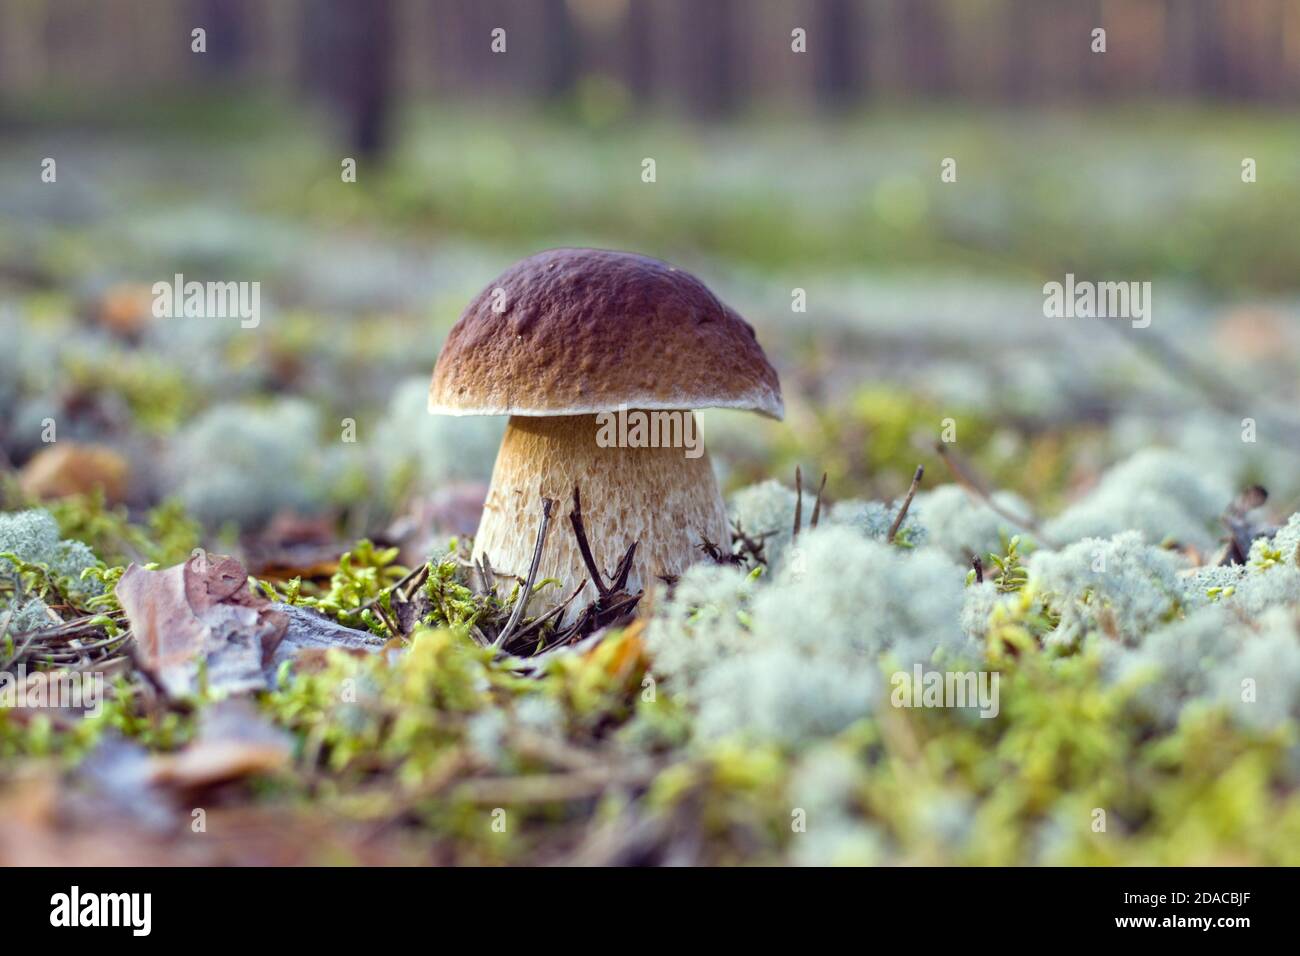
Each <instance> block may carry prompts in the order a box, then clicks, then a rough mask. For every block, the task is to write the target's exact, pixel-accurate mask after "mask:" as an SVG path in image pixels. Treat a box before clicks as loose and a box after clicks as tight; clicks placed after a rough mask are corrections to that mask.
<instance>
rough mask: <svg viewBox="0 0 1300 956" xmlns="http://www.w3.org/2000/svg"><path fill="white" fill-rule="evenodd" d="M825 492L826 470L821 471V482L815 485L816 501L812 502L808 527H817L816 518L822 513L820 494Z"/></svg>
mask: <svg viewBox="0 0 1300 956" xmlns="http://www.w3.org/2000/svg"><path fill="white" fill-rule="evenodd" d="M825 492H826V472H824V471H823V472H822V483H821V484H820V485H818V486H817V501H816V502H814V504H813V513H812V521H810V522H809V523H808V527H810V528H815V527H817V520H818V519H819V518H820V517H821V515H822V495H823V494H824V493H825Z"/></svg>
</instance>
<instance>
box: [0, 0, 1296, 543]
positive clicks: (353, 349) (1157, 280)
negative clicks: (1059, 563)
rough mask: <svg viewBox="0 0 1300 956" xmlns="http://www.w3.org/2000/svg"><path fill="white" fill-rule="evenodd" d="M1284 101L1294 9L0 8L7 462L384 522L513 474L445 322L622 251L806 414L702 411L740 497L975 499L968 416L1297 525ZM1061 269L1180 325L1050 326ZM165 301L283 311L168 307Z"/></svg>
mask: <svg viewBox="0 0 1300 956" xmlns="http://www.w3.org/2000/svg"><path fill="white" fill-rule="evenodd" d="M198 27H201V28H202V29H203V30H205V31H206V49H205V50H204V52H202V53H196V52H194V51H193V50H192V46H191V44H192V38H191V31H192V30H194V29H195V28H198ZM1097 27H1102V28H1104V29H1105V30H1106V39H1105V43H1106V48H1105V52H1104V53H1101V52H1093V49H1092V48H1093V45H1094V38H1093V32H1092V31H1093V30H1094V29H1095V28H1097ZM497 28H500V29H502V30H504V31H505V51H504V52H500V53H498V52H493V31H494V30H496V29H497ZM796 29H802V30H804V31H806V52H795V51H794V50H792V31H794V30H796ZM1298 94H1300V0H1238V2H1217V0H1069V2H1067V0H968V2H955V0H953V2H945V0H859V2H855V0H794V2H763V0H753V2H739V0H709V2H696V0H636V2H629V0H521V2H505V0H476V2H471V0H370V2H348V0H279V2H274V3H254V2H251V0H179V2H172V3H157V2H148V0H0V336H3V339H4V341H5V342H6V348H5V349H4V350H3V352H0V411H2V412H3V414H2V415H0V450H2V451H3V453H4V455H5V457H6V458H7V460H8V465H9V466H10V467H11V468H12V469H14V470H15V471H20V470H22V469H24V468H30V467H31V462H32V460H33V458H35V457H36V456H37V454H38V453H39V452H41V450H42V446H43V444H44V443H43V441H42V439H41V431H42V425H41V423H42V422H44V421H45V420H46V419H48V418H53V419H55V420H56V421H57V422H58V423H59V429H60V432H59V438H60V441H61V442H62V441H63V440H64V439H74V440H77V441H83V442H93V443H98V444H101V445H106V446H108V447H109V448H110V449H111V450H113V452H114V453H115V454H117V455H119V456H120V457H121V458H123V459H125V460H126V461H127V462H129V463H130V465H129V467H128V466H126V465H124V466H123V467H124V469H125V470H126V471H127V472H128V474H129V477H127V478H125V479H123V480H122V481H117V482H114V483H113V484H112V487H111V488H110V489H109V490H110V492H111V494H110V496H109V497H110V499H116V500H120V501H124V502H127V503H128V504H131V505H132V506H136V505H146V504H150V503H154V502H157V501H160V500H163V499H166V498H169V497H174V496H178V497H180V498H181V499H182V501H183V502H184V503H185V505H186V506H187V508H188V509H189V510H190V511H191V512H192V513H194V514H196V515H197V516H198V517H200V518H201V519H202V520H203V522H204V523H205V524H206V525H207V526H208V527H209V528H212V529H217V528H222V529H226V531H228V532H230V533H231V534H234V533H236V532H239V531H241V530H242V531H243V532H245V533H247V532H248V531H250V530H252V529H259V528H262V527H263V526H264V525H265V524H266V523H267V522H268V521H270V520H272V519H273V518H274V517H275V516H276V515H283V514H285V513H293V514H301V513H306V514H310V515H325V516H329V517H331V518H335V517H341V518H345V519H346V524H345V526H344V530H345V531H346V533H348V534H353V535H355V534H360V533H362V532H370V533H374V532H375V530H376V528H381V527H384V526H385V524H386V523H387V522H388V521H389V520H390V519H393V518H395V516H397V515H401V514H408V513H410V512H412V511H413V510H414V511H417V512H418V511H419V507H420V506H419V505H418V504H417V501H418V500H422V499H423V498H426V497H427V496H428V495H429V494H430V490H431V489H439V488H443V487H460V486H461V483H469V484H470V485H471V487H474V486H475V483H479V482H482V481H483V480H484V479H486V477H487V475H488V473H489V472H490V468H491V462H492V458H493V455H494V453H495V448H496V441H497V437H498V436H499V433H500V428H501V424H502V423H500V422H498V421H493V420H479V421H470V420H464V421H461V420H457V421H446V420H436V419H433V418H430V417H429V416H427V415H426V414H425V412H424V408H423V394H424V388H425V384H426V382H427V377H428V374H429V370H430V369H431V368H432V365H433V362H434V360H435V358H436V356H437V352H438V348H439V345H440V342H441V339H442V336H443V335H445V333H446V331H447V329H448V328H450V326H451V324H452V323H453V322H454V321H455V319H456V317H457V315H458V314H459V312H460V309H461V308H462V307H463V306H464V304H465V303H466V302H467V301H468V300H469V299H470V298H471V297H472V296H473V295H474V294H475V293H476V292H477V291H478V290H479V289H480V288H482V287H483V286H484V285H485V284H487V283H488V282H489V281H491V279H492V278H493V277H494V276H495V275H497V274H498V273H499V272H500V271H501V270H502V269H503V268H504V267H505V266H507V265H508V264H509V263H510V262H512V261H513V260H515V259H516V258H519V257H520V256H523V255H526V254H529V253H531V252H535V251H537V250H538V249H541V248H545V247H548V246H555V245H595V246H608V247H614V248H623V249H633V250H636V251H639V252H643V253H647V254H650V255H656V256H659V257H661V258H664V259H667V260H670V261H673V262H675V263H678V264H680V265H682V266H684V267H686V268H688V269H690V270H692V271H693V272H695V273H697V274H698V275H700V276H701V277H702V278H703V279H704V280H705V281H706V282H707V283H709V284H710V286H711V287H713V288H714V289H715V290H716V291H718V292H719V294H720V295H721V296H722V297H723V298H724V299H726V300H728V301H729V302H731V303H732V304H733V305H735V306H736V307H737V308H738V309H739V310H740V311H741V312H742V313H743V314H745V315H746V316H747V317H748V318H749V319H750V320H751V321H752V322H753V323H754V324H755V326H756V327H757V328H758V330H759V334H760V338H761V340H762V341H763V343H764V345H765V347H766V349H767V351H768V352H769V354H770V355H771V356H772V357H773V360H774V361H775V362H776V364H777V366H778V368H779V369H780V371H781V373H782V376H783V381H784V384H785V388H786V392H787V400H788V405H789V407H790V418H789V421H788V422H787V423H786V424H785V425H780V426H778V425H773V424H771V423H765V422H758V421H755V420H753V418H752V416H748V417H747V416H737V415H734V414H731V413H725V412H723V413H716V414H710V415H709V416H706V427H705V430H706V434H707V436H708V440H709V443H710V446H711V447H712V448H713V449H714V457H715V459H716V461H717V465H718V468H719V469H720V471H721V473H722V477H723V480H724V482H725V483H726V485H727V487H729V488H735V487H738V486H739V485H741V484H743V483H744V482H746V481H752V480H755V479H757V478H762V477H768V476H771V475H780V476H783V477H786V478H788V476H789V475H790V474H791V473H792V472H793V469H794V466H795V465H796V464H801V465H802V466H803V467H804V469H805V474H819V473H820V472H821V471H822V470H826V471H828V472H829V473H830V476H831V481H830V485H829V487H830V489H831V493H832V494H833V495H840V496H847V495H857V494H861V495H871V496H881V495H883V496H890V495H894V494H897V493H898V492H899V491H900V490H901V489H902V488H905V487H906V483H907V479H908V477H909V476H910V475H911V472H912V470H913V468H914V467H915V464H916V463H917V462H918V461H922V462H928V463H930V464H932V465H934V466H935V467H936V468H937V470H932V474H934V476H935V479H936V480H949V478H950V477H951V476H950V475H949V474H948V472H947V471H946V470H945V469H944V468H943V467H942V465H940V464H939V463H938V462H937V461H935V460H934V458H933V456H932V454H931V452H932V450H933V449H932V447H931V444H932V441H933V431H934V430H935V428H936V427H937V426H936V425H935V423H936V422H938V421H940V420H942V419H944V418H948V417H953V418H956V419H958V420H960V421H962V422H963V423H968V424H969V426H970V427H969V428H967V429H965V430H964V431H963V436H964V438H963V441H964V442H965V443H966V446H965V447H966V450H967V452H968V453H969V454H971V455H972V456H973V457H974V458H975V459H976V460H977V461H978V463H979V465H980V466H981V467H982V468H984V469H987V473H988V476H989V480H990V481H991V482H995V483H998V484H1001V485H1003V486H1005V487H1008V488H1011V489H1012V490H1015V491H1018V492H1020V493H1022V494H1025V495H1026V496H1028V498H1029V500H1030V501H1032V502H1034V503H1035V505H1036V506H1037V507H1040V508H1042V509H1043V510H1045V511H1047V512H1051V511H1054V510H1056V509H1058V508H1059V507H1062V506H1063V505H1064V504H1065V503H1067V502H1068V501H1070V500H1072V499H1073V498H1074V497H1075V496H1077V495H1078V494H1079V493H1080V492H1081V491H1082V490H1085V489H1087V488H1088V487H1090V486H1091V484H1092V483H1094V482H1095V481H1096V477H1097V475H1098V474H1099V473H1100V470H1101V469H1102V468H1104V467H1105V466H1106V465H1107V464H1109V463H1111V462H1114V461H1117V460H1119V459H1121V458H1123V457H1124V456H1125V455H1127V454H1129V453H1131V452H1132V451H1135V450H1138V449H1141V448H1145V447H1147V446H1149V445H1151V444H1153V443H1154V444H1161V445H1168V446H1177V447H1179V448H1181V449H1183V450H1184V451H1186V452H1187V453H1188V454H1191V455H1193V456H1194V457H1195V459H1196V460H1197V461H1198V462H1207V463H1209V466H1212V467H1214V468H1216V469H1221V470H1223V471H1224V472H1225V476H1226V477H1227V478H1228V479H1229V480H1230V481H1231V482H1232V483H1234V484H1237V483H1240V482H1242V481H1245V480H1265V479H1267V480H1268V482H1269V483H1270V485H1271V487H1272V488H1273V489H1274V490H1275V491H1278V492H1280V493H1282V494H1284V495H1285V494H1288V493H1290V494H1294V495H1297V496H1300V477H1297V476H1300V469H1296V468H1294V467H1292V465H1293V464H1295V462H1294V460H1293V458H1294V452H1292V450H1291V449H1293V448H1294V447H1296V442H1295V441H1294V440H1293V439H1294V438H1295V436H1296V435H1297V434H1300V431H1297V428H1296V426H1295V424H1294V420H1293V414H1292V411H1291V410H1292V409H1293V408H1294V407H1295V406H1296V399H1297V396H1296V387H1297V386H1296V383H1297V381H1300V376H1297V375H1296V372H1297V355H1298V354H1300V349H1298V348H1297V335H1298V334H1300V333H1298V331H1297V330H1298V329H1300V322H1297V321H1296V320H1297V316H1298V315H1300V312H1298V311H1297V300H1296V291H1297V288H1298V287H1300V283H1298V282H1297V277H1300V244H1298V243H1296V241H1295V210H1296V209H1297V208H1300V129H1298V128H1297V125H1296V122H1295V108H1294V104H1295V100H1296V97H1297V95H1298ZM46 157H50V158H55V159H57V162H58V180H57V183H45V182H42V180H41V178H40V174H41V168H42V167H41V163H42V160H43V159H44V158H46ZM344 157H353V158H356V159H357V161H358V167H357V181H356V182H355V183H349V182H344V181H343V180H342V178H341V176H340V168H341V163H342V161H343V159H344ZM647 157H650V158H654V159H655V161H656V164H657V176H656V181H655V182H653V183H647V182H644V181H643V180H642V169H643V165H642V164H643V160H644V159H645V158H647ZM946 158H952V159H954V160H955V161H956V169H957V173H958V175H957V180H956V181H955V182H951V183H945V182H942V181H941V178H940V169H941V163H942V162H943V161H944V160H945V159H946ZM1247 158H1249V159H1250V160H1251V161H1252V162H1253V164H1254V168H1256V169H1257V171H1258V172H1257V181H1254V182H1246V181H1243V175H1242V173H1243V161H1244V160H1246V159H1247ZM1066 272H1073V273H1075V274H1077V275H1079V276H1080V277H1081V278H1092V279H1096V280H1098V281H1106V280H1111V281H1152V282H1153V283H1154V310H1153V312H1154V322H1153V325H1152V328H1151V329H1149V330H1145V332H1144V334H1142V335H1140V336H1139V335H1136V334H1129V335H1124V334H1109V333H1112V332H1113V333H1120V332H1123V331H1124V323H1122V322H1118V323H1117V322H1111V323H1109V324H1108V325H1107V326H1106V327H1107V331H1106V332H1101V331H1099V329H1098V327H1097V325H1096V324H1095V323H1089V322H1087V321H1083V320H1080V321H1066V320H1047V319H1044V318H1043V314H1042V291H1041V290H1042V284H1043V283H1044V282H1045V281H1051V280H1054V279H1055V280H1059V279H1061V278H1062V277H1063V275H1064V274H1065V273H1066ZM175 273H184V274H185V276H186V278H187V279H198V280H200V281H203V280H214V281H243V280H255V281H259V282H261V283H262V297H263V299H262V301H263V318H262V322H261V324H260V325H259V327H258V328H257V329H253V330H244V329H240V328H239V327H238V323H236V322H229V321H227V322H222V321H219V320H218V321H213V320H196V319H181V320H169V321H156V320H153V319H152V318H151V315H150V301H149V289H150V286H151V285H152V284H153V283H154V282H157V281H159V280H163V279H170V278H171V277H172V276H173V275H174V274H175ZM794 290H804V292H805V293H806V297H807V310H806V311H804V312H801V311H798V310H796V309H793V308H792V301H793V299H792V297H793V295H794ZM1247 415H1250V416H1252V417H1254V418H1257V419H1258V420H1259V421H1260V423H1261V424H1260V437H1259V442H1258V444H1255V445H1245V444H1243V442H1242V441H1241V437H1240V430H1241V426H1240V422H1241V419H1242V418H1243V417H1244V416H1247ZM345 418H347V419H352V420H354V421H356V422H357V423H358V434H359V436H360V437H359V439H358V441H357V442H356V443H355V444H347V445H341V444H340V442H339V440H338V434H339V428H338V426H337V424H336V423H337V422H339V421H341V420H343V419H345ZM1198 467H1199V466H1198ZM28 488H29V490H35V491H36V492H40V491H41V490H42V485H41V482H40V481H38V480H36V479H32V480H31V481H29V482H28ZM466 500H469V501H470V502H472V501H473V500H474V498H473V492H471V493H470V494H469V496H468V498H467V499H466ZM425 504H427V501H426V502H425ZM430 507H433V506H430ZM434 510H435V511H436V510H437V509H436V507H435V508H434ZM420 513H423V512H420ZM473 513H474V509H473V507H472V506H470V507H467V508H466V509H463V513H462V514H461V516H460V519H459V520H458V521H455V520H453V521H449V522H444V524H443V526H444V527H451V528H460V529H461V530H465V528H466V527H469V528H472V525H473V521H472V519H471V517H467V515H470V516H472V515H473ZM1284 513H1286V512H1284Z"/></svg>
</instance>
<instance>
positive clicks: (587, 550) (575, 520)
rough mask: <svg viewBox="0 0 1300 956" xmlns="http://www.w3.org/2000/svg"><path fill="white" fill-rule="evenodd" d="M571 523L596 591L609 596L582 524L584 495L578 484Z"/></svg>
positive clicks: (570, 517) (583, 561)
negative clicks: (580, 491)
mask: <svg viewBox="0 0 1300 956" xmlns="http://www.w3.org/2000/svg"><path fill="white" fill-rule="evenodd" d="M569 523H570V524H571V525H573V534H574V536H575V537H576V538H577V539H578V552H579V553H580V554H581V555H582V563H583V564H585V565H586V566H587V573H588V574H589V575H591V583H592V584H594V585H596V591H597V593H599V594H600V596H601V597H602V598H606V597H609V593H610V592H609V588H607V587H605V580H604V578H602V577H601V576H600V569H599V568H598V567H597V566H596V559H595V558H593V557H592V556H591V545H590V544H588V543H587V529H586V528H585V527H583V524H582V495H581V494H580V493H579V491H578V486H577V485H574V486H573V510H572V511H570V512H569Z"/></svg>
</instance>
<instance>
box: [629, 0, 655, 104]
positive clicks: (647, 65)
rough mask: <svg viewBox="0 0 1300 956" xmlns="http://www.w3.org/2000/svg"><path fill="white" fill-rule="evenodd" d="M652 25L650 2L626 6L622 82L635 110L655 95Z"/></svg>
mask: <svg viewBox="0 0 1300 956" xmlns="http://www.w3.org/2000/svg"><path fill="white" fill-rule="evenodd" d="M654 22H655V21H654V15H653V11H652V9H651V4H650V2H649V0H641V2H640V3H629V4H628V5H627V15H626V16H625V17H624V18H623V32H624V37H625V39H624V43H625V47H624V53H623V80H624V82H625V83H626V84H627V91H628V94H629V95H630V96H631V97H632V102H633V103H634V104H635V105H637V106H638V107H643V106H645V105H646V104H647V103H648V102H649V101H650V99H651V97H653V96H654V86H655V55H654Z"/></svg>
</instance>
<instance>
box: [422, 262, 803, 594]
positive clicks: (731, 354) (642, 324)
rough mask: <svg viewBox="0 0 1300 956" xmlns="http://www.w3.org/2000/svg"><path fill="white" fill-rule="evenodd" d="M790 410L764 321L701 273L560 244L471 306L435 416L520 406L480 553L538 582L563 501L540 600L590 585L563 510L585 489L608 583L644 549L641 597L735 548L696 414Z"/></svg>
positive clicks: (505, 444)
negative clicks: (707, 547)
mask: <svg viewBox="0 0 1300 956" xmlns="http://www.w3.org/2000/svg"><path fill="white" fill-rule="evenodd" d="M706 407H713V408H742V409H749V410H751V411H756V412H759V413H761V414H764V415H767V416H769V417H772V418H778V419H779V418H781V417H782V416H783V415H784V413H785V407H784V403H783V402H782V399H781V386H780V383H779V382H778V380H777V375H776V371H775V370H774V369H773V368H772V366H771V364H769V362H768V360H767V356H765V355H764V354H763V350H762V348H761V347H760V346H759V344H758V339H757V337H756V336H755V334H754V329H753V328H752V327H751V326H750V325H749V323H748V322H746V321H745V320H744V319H742V318H741V317H740V316H739V315H737V314H736V313H735V312H734V311H733V310H732V309H730V308H728V307H727V306H726V305H723V304H722V303H721V302H720V301H718V299H717V298H716V297H715V296H714V295H713V293H711V292H710V291H709V290H708V289H707V288H706V287H705V285H704V283H702V282H700V280H699V279H697V278H695V277H694V276H692V275H691V274H690V273H688V272H685V271H683V270H681V269H677V268H674V267H673V266H670V265H668V264H666V263H663V262H660V261H658V260H657V259H650V258H647V257H645V256H639V255H633V254H631V253H626V252H611V251H606V250H599V249H552V250H548V251H546V252H541V253H538V254H537V255H534V256H530V257H528V258H527V259H523V260H522V261H520V262H517V263H515V265H513V266H511V267H510V268H509V269H508V270H506V272H505V273H503V274H502V275H501V276H500V277H499V278H498V279H496V281H494V282H492V283H491V284H489V285H488V287H487V288H485V289H484V290H483V291H482V292H480V293H479V294H478V296H477V297H476V298H475V299H474V300H473V301H472V302H471V303H470V304H469V307H468V308H466V310H465V312H464V313H463V314H462V315H461V317H460V320H459V321H458V322H457V323H456V325H455V327H454V328H452V330H451V333H450V334H449V335H448V337H447V341H446V344H444V346H443V348H442V354H441V355H439V356H438V363H437V366H436V367H435V368H434V370H433V382H432V384H431V386H430V388H429V411H431V412H433V413H435V414H444V415H509V416H510V421H509V423H508V425H507V427H506V432H505V435H504V437H503V438H502V441H501V450H500V451H499V452H498V454H497V460H496V466H495V468H494V469H493V472H492V484H491V487H490V489H489V491H488V495H487V501H486V503H485V505H484V508H483V516H482V518H481V519H480V522H479V527H478V533H477V535H476V536H475V538H474V551H473V556H474V558H475V560H478V559H479V558H481V557H484V556H486V558H487V559H488V561H489V562H490V564H491V566H492V567H493V568H494V569H495V570H496V571H498V572H500V573H505V574H513V575H516V576H518V577H520V578H523V577H524V576H525V574H526V573H527V571H528V568H529V564H530V563H531V561H532V557H533V551H534V548H535V545H536V539H537V534H538V530H539V527H540V524H541V519H542V499H543V498H551V499H554V500H555V501H556V503H557V508H556V509H555V515H554V518H555V519H557V520H553V521H552V524H551V526H550V530H549V531H548V534H547V537H546V542H545V547H544V549H543V551H542V555H541V562H540V565H539V574H538V580H541V579H542V578H548V577H549V578H556V579H558V580H559V582H560V585H559V586H558V587H551V588H547V589H544V590H543V591H542V592H541V593H539V594H538V596H537V597H536V598H535V599H534V601H535V602H536V603H534V604H531V605H530V608H531V609H532V610H534V611H541V610H543V609H545V608H548V607H553V606H554V605H555V604H557V603H559V602H561V601H562V600H564V599H565V598H567V597H569V595H571V594H573V593H574V591H575V590H576V589H577V588H578V586H579V585H580V584H581V583H582V582H583V581H584V580H586V585H585V586H584V588H583V590H582V592H581V593H580V594H579V595H578V598H577V599H576V601H575V602H574V604H573V605H571V611H570V612H569V613H573V612H576V611H578V610H580V609H581V608H583V607H585V606H586V605H587V604H589V603H591V602H592V601H594V600H595V599H596V598H597V597H598V596H599V595H598V593H597V590H596V588H595V586H594V585H593V584H592V582H591V581H590V580H589V577H590V576H589V575H588V573H587V568H586V565H585V564H584V561H583V558H582V555H581V553H580V551H579V548H578V543H577V539H576V535H575V534H573V533H572V531H571V529H570V528H569V527H568V522H567V521H565V520H559V519H563V518H564V517H565V516H566V515H567V514H568V512H569V510H570V509H571V507H572V499H573V492H574V488H575V487H577V488H579V489H581V496H582V515H583V523H584V525H585V528H586V532H587V536H588V541H589V543H590V546H591V552H592V554H593V556H594V558H595V562H596V564H597V566H598V568H599V570H600V572H601V573H602V574H604V575H606V580H608V579H609V577H610V576H611V574H612V571H613V569H614V565H615V564H616V563H617V562H618V561H619V559H620V558H621V557H622V556H623V554H624V552H625V551H626V550H627V548H628V546H629V545H631V544H632V543H633V542H638V543H639V544H638V547H637V550H636V555H635V559H634V561H633V565H632V569H631V573H630V575H629V576H628V579H627V590H628V591H629V592H631V593H636V591H637V590H639V589H642V588H647V587H649V586H651V585H653V584H654V582H655V581H656V580H657V579H661V578H671V577H676V576H678V575H680V574H681V573H682V571H684V570H685V569H686V568H687V567H688V566H689V565H690V564H692V563H693V562H695V561H697V560H699V559H700V558H701V557H702V551H701V547H700V546H701V545H702V544H703V543H704V542H705V541H709V542H712V543H713V544H716V545H720V546H722V547H723V549H724V550H725V549H727V548H728V547H729V545H730V541H731V533H730V528H729V526H728V523H727V513H726V509H725V507H724V505H723V501H722V495H721V493H720V492H719V490H718V484H717V481H716V479H715V478H714V475H713V468H712V466H711V464H710V462H709V457H708V454H707V452H705V450H704V444H703V440H702V438H701V436H700V433H699V430H698V428H697V425H696V421H695V416H694V415H693V413H692V411H691V410H692V409H696V408H706Z"/></svg>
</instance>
